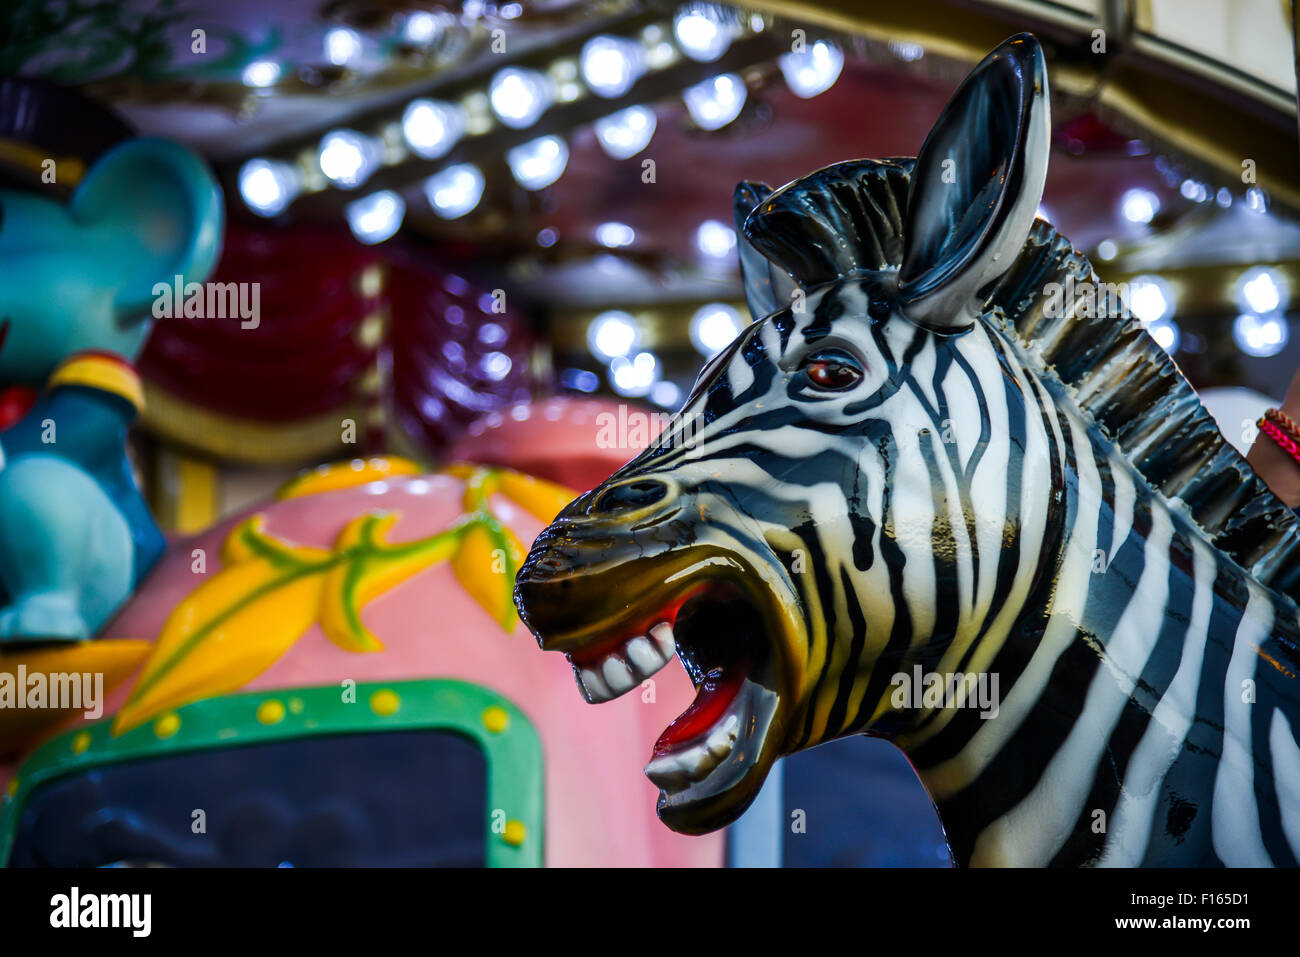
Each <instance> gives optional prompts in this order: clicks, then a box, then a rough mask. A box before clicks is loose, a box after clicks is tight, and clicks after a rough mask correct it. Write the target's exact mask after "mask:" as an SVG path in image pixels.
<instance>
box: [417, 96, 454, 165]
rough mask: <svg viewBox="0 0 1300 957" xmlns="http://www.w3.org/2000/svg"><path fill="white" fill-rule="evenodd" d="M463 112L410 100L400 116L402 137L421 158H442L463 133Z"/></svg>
mask: <svg viewBox="0 0 1300 957" xmlns="http://www.w3.org/2000/svg"><path fill="white" fill-rule="evenodd" d="M466 122H467V120H466V117H465V111H464V110H463V109H462V108H461V107H459V106H455V105H453V104H451V103H441V102H439V101H437V100H412V101H411V103H410V104H409V105H408V106H407V107H406V110H405V111H404V112H403V113H402V136H403V137H405V138H406V143H407V145H408V146H410V147H411V151H412V152H413V153H415V154H416V155H417V156H422V157H423V158H424V159H438V158H439V157H440V156H446V155H447V153H448V152H449V151H450V150H451V148H452V147H453V146H455V145H456V143H457V141H458V140H460V138H461V137H462V136H463V135H464V133H465V124H466Z"/></svg>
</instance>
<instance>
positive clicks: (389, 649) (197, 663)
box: [0, 461, 722, 866]
mask: <svg viewBox="0 0 1300 957" xmlns="http://www.w3.org/2000/svg"><path fill="white" fill-rule="evenodd" d="M362 465H363V467H362V468H360V469H356V470H354V469H351V468H350V467H349V466H345V467H344V471H345V472H347V473H351V474H354V475H357V476H360V477H362V478H363V479H376V477H377V476H378V478H377V479H376V480H373V481H362V482H361V483H360V484H354V485H347V484H346V483H345V482H343V481H342V477H341V476H339V475H334V476H329V475H325V474H323V473H322V472H321V471H319V470H318V471H316V472H313V473H308V476H307V479H305V480H303V481H300V482H299V483H297V486H296V487H297V489H298V492H299V494H294V495H293V496H291V497H288V498H285V499H283V500H281V501H277V502H274V503H268V504H266V505H265V506H263V507H261V508H258V509H256V510H255V511H254V512H252V513H249V514H245V515H241V516H236V517H235V518H232V519H231V520H230V521H227V522H224V523H222V524H221V525H219V526H218V527H215V528H213V529H212V530H210V531H209V532H206V533H204V534H203V535H200V536H198V537H196V538H194V539H191V540H188V541H185V542H180V543H177V544H176V545H175V546H174V547H173V548H172V549H171V550H170V551H169V552H168V554H167V555H166V556H165V557H164V558H163V560H162V561H161V562H159V564H158V566H157V568H156V569H155V571H154V572H153V574H151V576H150V577H149V580H148V582H147V584H146V587H145V588H144V589H143V590H142V591H141V592H140V593H138V594H137V595H136V596H135V597H134V598H133V599H132V601H131V602H130V603H129V604H128V605H127V606H126V608H125V609H124V610H123V611H122V613H121V614H119V615H118V616H117V617H116V618H115V619H114V620H113V622H112V623H111V624H110V625H109V626H108V627H107V628H106V629H105V632H104V634H105V636H106V637H108V638H115V639H116V638H127V637H131V638H141V637H143V638H145V639H147V640H148V641H149V642H150V648H149V653H148V655H147V656H146V657H145V659H144V661H143V664H142V665H141V666H140V667H137V668H133V669H132V670H131V673H130V674H129V675H128V677H127V678H126V679H125V680H124V681H122V682H121V683H120V684H118V685H117V687H116V688H115V689H113V690H112V691H111V692H110V694H109V696H108V700H107V703H106V707H105V713H106V716H108V717H110V718H115V720H114V721H113V722H112V724H113V728H114V730H116V731H118V732H120V733H121V740H122V741H123V742H126V741H127V740H128V739H130V740H132V741H135V740H137V739H138V738H139V737H140V736H141V735H146V736H147V735H152V734H154V733H155V730H156V729H158V728H161V729H162V731H163V732H164V733H166V732H167V731H169V730H170V729H171V725H170V724H169V722H170V721H171V720H172V716H173V715H175V716H179V719H180V720H181V722H182V723H184V721H185V718H184V716H185V714H186V713H188V709H190V708H193V707H197V706H199V705H206V704H209V703H212V702H218V703H219V702H229V701H234V700H236V699H237V698H238V697H239V696H240V695H242V694H244V693H245V692H248V693H256V694H258V695H260V696H261V697H267V696H270V697H274V698H276V699H277V700H280V701H287V700H288V697H289V696H291V692H292V691H293V689H301V688H317V687H322V686H334V687H336V688H339V687H341V685H340V682H344V681H355V682H360V683H363V684H364V683H367V682H369V683H380V684H382V683H385V682H394V681H407V680H416V679H423V678H444V677H450V678H456V679H458V680H461V681H465V682H470V683H472V684H474V685H478V686H481V687H483V688H485V689H488V690H489V691H490V692H491V693H492V694H494V695H499V696H501V697H502V698H503V699H505V700H508V701H509V702H512V703H513V706H515V707H518V708H519V709H520V711H522V712H523V713H524V714H525V715H527V717H528V719H529V720H530V721H531V722H532V724H533V725H534V726H535V727H536V729H537V733H538V736H539V737H540V740H541V746H542V753H543V761H544V766H545V835H544V843H545V862H546V863H547V864H548V865H554V866H571V865H631V864H635V865H659V864H662V865H670V866H716V865H718V864H720V863H721V859H722V839H721V836H715V837H714V838H712V839H711V840H710V841H708V842H704V843H700V842H695V841H691V840H688V839H685V838H682V837H680V836H677V835H673V834H671V833H670V832H667V831H665V830H664V829H662V828H660V827H659V826H658V825H657V824H656V823H655V822H653V821H652V820H647V819H645V818H644V817H643V816H642V815H641V814H640V813H639V809H640V808H641V807H642V806H643V805H644V804H645V802H646V801H648V800H651V799H652V798H653V794H654V788H653V786H651V785H650V784H649V783H648V782H646V781H645V780H644V778H643V777H642V775H641V773H640V769H641V766H642V764H643V763H644V760H645V756H646V753H647V751H648V742H650V741H651V740H652V739H653V733H654V732H653V729H654V728H656V727H658V726H660V725H662V724H663V723H665V722H666V721H668V720H669V719H670V717H671V715H672V714H674V713H676V711H678V710H680V709H681V708H682V707H685V705H686V703H687V702H688V701H689V699H690V688H689V684H688V682H686V681H685V679H684V678H682V676H680V675H671V674H669V675H664V676H663V677H662V678H660V679H657V681H656V683H655V685H654V686H653V688H647V689H644V690H643V691H642V692H640V693H638V694H637V695H636V696H630V697H629V698H628V699H627V700H625V701H624V702H622V703H621V706H620V707H619V708H617V709H616V710H615V711H614V713H612V714H610V715H609V716H608V720H606V721H604V722H602V723H601V724H600V725H599V726H595V727H591V728H589V729H587V731H586V732H585V733H584V734H582V735H579V736H575V735H573V734H572V733H571V729H572V728H573V726H574V725H575V724H576V723H577V722H578V719H579V717H580V714H581V710H582V708H583V707H584V705H583V704H582V702H581V700H580V699H579V698H577V696H575V695H574V694H573V674H572V671H571V670H570V669H569V668H568V667H567V666H566V665H565V664H564V662H563V661H561V660H559V659H558V658H551V657H549V656H546V657H543V656H540V655H533V656H530V657H529V658H528V659H526V660H525V659H522V658H521V656H520V654H519V651H520V648H521V644H520V643H521V642H526V643H528V644H529V645H531V641H530V639H529V637H528V635H527V632H526V631H525V630H524V629H523V628H522V626H520V625H519V624H518V622H517V621H516V620H513V615H512V616H511V619H512V620H510V621H509V622H508V627H503V625H502V621H501V620H500V615H498V614H496V613H494V612H492V611H489V610H488V606H489V605H490V606H491V607H492V608H493V609H497V608H501V609H503V610H504V608H506V607H508V605H509V596H510V577H512V576H511V575H509V574H507V572H508V571H509V566H508V562H506V563H505V564H504V565H501V566H498V565H497V562H498V559H503V558H505V557H506V556H500V555H494V554H493V551H494V550H493V549H492V548H481V547H479V544H478V543H475V542H472V541H470V538H471V537H472V536H473V535H474V534H476V532H475V529H477V528H478V527H479V526H478V525H476V524H474V518H475V516H476V515H477V514H478V512H477V509H478V507H479V506H478V505H475V506H474V507H473V508H471V507H470V505H469V504H467V503H475V502H481V499H482V497H484V496H485V497H486V499H487V501H486V509H487V511H488V513H490V515H491V516H492V517H493V519H494V521H495V522H497V523H499V528H500V530H501V532H502V533H508V535H509V536H511V537H513V538H515V539H517V540H518V541H519V542H529V541H531V540H532V538H533V536H534V535H535V534H536V532H537V531H538V530H539V529H540V528H541V527H542V523H543V521H544V520H545V519H542V518H539V517H537V515H536V514H534V512H533V511H530V509H532V510H534V511H535V512H539V513H540V512H545V511H546V510H547V509H550V510H551V513H553V511H554V510H555V509H556V508H558V507H559V504H560V500H559V499H556V498H555V495H556V493H555V492H554V491H553V487H552V486H549V484H548V483H540V482H537V481H534V480H530V479H528V478H527V477H526V476H522V475H519V474H518V473H514V472H507V471H506V470H501V469H495V470H481V469H480V470H472V469H469V470H457V474H456V475H452V474H439V475H427V474H426V475H410V474H397V473H399V472H401V471H404V469H403V468H401V467H396V468H379V467H378V466H377V465H376V464H375V463H374V462H373V461H371V462H369V463H368V464H367V463H365V462H363V463H362ZM458 476H459V477H458ZM313 487H315V488H317V489H325V490H323V491H315V492H313V491H312V488H313ZM563 497H564V498H567V497H568V494H564V496H563ZM548 502H550V503H552V504H547V503H548ZM549 514H550V513H548V517H549ZM255 515H256V516H261V517H260V518H259V520H258V521H257V522H255V523H254V524H253V525H251V526H250V525H249V524H248V523H249V519H250V518H252V517H254V516H255ZM385 515H386V516H388V518H386V519H381V518H380V516H385ZM367 522H370V523H372V524H371V525H370V526H367V524H366V523H367ZM375 522H379V523H380V524H379V525H375V524H373V523H375ZM467 522H468V524H467ZM367 527H369V528H370V531H367V530H366V529H367ZM241 529H242V531H241ZM250 535H251V537H250ZM457 541H459V542H460V544H461V546H463V547H460V548H456V547H448V548H445V549H444V548H443V547H442V546H443V545H447V546H455V545H456V543H457ZM521 553H522V547H521ZM263 555H264V556H266V559H267V560H268V562H269V564H259V563H260V562H262V559H261V558H259V557H258V556H263ZM198 556H202V561H201V562H200V559H199V557H198ZM196 562H198V563H199V564H196ZM317 565H319V566H321V567H320V568H319V569H318V571H319V574H314V573H311V569H312V568H315V567H316V566H317ZM325 565H329V567H328V568H326V567H324V566H325ZM272 566H274V567H272ZM290 566H292V567H290ZM307 566H311V568H308V567H307ZM276 568H278V569H280V570H281V571H280V572H279V573H277V572H276V571H275V569H276ZM348 568H352V569H357V570H359V574H358V576H353V575H351V574H347V573H345V571H346V569H348ZM295 571H299V572H304V574H303V575H301V576H296V575H294V574H292V573H293V572H295ZM340 573H343V574H340ZM332 576H333V577H332ZM268 586H270V587H268ZM205 622H216V623H217V624H216V626H215V627H208V626H207V625H206V624H205ZM185 636H188V637H189V638H196V639H197V641H196V642H189V643H187V642H185V641H184V640H183V639H184V638H185ZM177 639H182V640H181V641H180V642H179V643H178V641H177ZM164 642H167V643H168V646H167V647H164ZM96 644H99V643H96ZM375 644H378V645H379V646H381V647H375ZM182 646H186V647H187V651H186V652H185V653H184V654H182V655H180V656H179V657H178V656H177V655H176V654H174V653H173V652H174V650H175V649H177V648H180V647H182ZM84 647H86V648H90V647H94V646H93V645H87V646H84ZM169 649H171V650H169ZM60 665H61V667H63V668H65V669H68V670H79V669H77V668H76V662H75V661H72V660H64V661H62V662H61V663H60ZM163 666H166V667H165V668H164V667H163ZM160 668H161V669H162V670H164V671H167V672H170V677H168V679H167V681H166V682H161V683H160V682H158V681H154V682H151V683H149V684H148V687H144V685H145V682H147V681H148V675H150V674H151V673H156V672H158V670H159V669H160ZM151 669H152V671H151ZM232 692H237V693H235V694H232ZM196 698H197V699H198V700H197V701H195V699H196ZM164 699H166V700H164ZM259 700H260V699H259ZM189 702H194V703H193V704H191V703H189ZM124 715H125V718H124V717H123V716H124ZM80 724H81V722H80V721H78V722H77V723H76V724H73V725H72V727H71V729H70V731H71V732H75V731H76V730H77V728H78V726H79V725H80ZM101 730H102V729H101ZM97 733H98V732H97ZM47 734H48V732H47ZM74 736H75V735H74ZM96 740H98V739H96ZM111 740H112V739H111V738H109V737H107V736H105V737H104V741H103V747H105V748H109V749H110V750H111V748H112V744H111ZM16 770H17V767H16V765H15V764H11V765H9V766H7V767H6V768H5V769H4V771H3V773H0V782H2V781H3V780H7V779H9V778H10V776H11V775H12V774H14V772H15V771H16ZM393 786H394V787H397V786H401V778H400V773H398V774H397V776H396V777H394V779H393ZM0 789H2V788H0ZM539 837H541V836H539Z"/></svg>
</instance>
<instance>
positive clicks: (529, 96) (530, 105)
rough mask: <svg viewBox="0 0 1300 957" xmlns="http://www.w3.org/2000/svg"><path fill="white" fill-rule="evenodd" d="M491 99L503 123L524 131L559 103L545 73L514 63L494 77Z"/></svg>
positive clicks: (489, 94)
mask: <svg viewBox="0 0 1300 957" xmlns="http://www.w3.org/2000/svg"><path fill="white" fill-rule="evenodd" d="M488 100H489V101H490V102H491V104H492V112H494V113H495V114H496V115H497V118H498V119H499V120H500V121H501V122H502V123H504V124H505V125H506V126H508V127H510V128H511V129H515V130H522V129H523V128H524V127H526V126H532V125H533V124H534V123H536V122H537V118H538V117H539V116H541V115H542V114H543V113H545V112H546V111H547V109H549V108H550V106H551V104H552V103H553V102H555V89H554V85H553V84H552V82H551V80H550V79H549V78H548V77H547V76H546V75H545V74H544V73H539V72H537V71H536V70H524V69H520V68H519V67H513V66H510V67H506V68H505V69H504V70H499V71H498V72H497V74H496V76H494V77H492V83H491V85H490V86H489V87H488Z"/></svg>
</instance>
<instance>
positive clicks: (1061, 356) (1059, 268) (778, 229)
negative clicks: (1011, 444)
mask: <svg viewBox="0 0 1300 957" xmlns="http://www.w3.org/2000/svg"><path fill="white" fill-rule="evenodd" d="M913 163H914V161H913V160H911V159H888V160H854V161H850V162H846V163H838V164H835V165H834V166H828V167H826V168H825V169H822V170H818V171H817V172H815V173H811V174H809V175H808V176H805V177H803V178H802V179H798V180H795V181H794V182H793V183H790V184H788V185H786V186H784V187H782V188H781V189H779V190H777V191H775V192H773V193H770V194H767V195H766V197H765V198H764V199H762V200H761V201H760V202H759V203H758V204H757V205H756V206H755V207H754V208H753V210H752V212H750V214H749V216H748V217H746V218H745V221H744V226H743V231H744V235H745V237H746V238H747V239H748V240H749V241H750V243H752V244H753V246H754V247H755V248H756V249H757V250H758V251H759V252H761V253H762V254H763V255H764V256H766V257H767V258H768V259H769V260H771V261H772V262H774V263H775V264H776V265H777V266H779V267H780V268H782V269H784V270H785V271H786V272H788V273H789V274H790V275H791V276H792V277H793V278H794V280H795V282H797V283H799V284H800V285H802V286H804V287H805V288H812V287H813V286H816V285H821V284H823V283H826V282H833V281H836V280H841V279H845V278H849V277H852V276H854V275H863V274H866V273H871V272H881V271H891V270H897V269H898V267H899V264H900V263H901V261H902V256H903V230H904V225H903V224H904V222H905V220H906V213H907V203H908V195H909V192H910V187H911V175H912V168H913ZM1069 277H1073V283H1072V284H1071V283H1070V282H1068V281H1067V280H1068V278H1069ZM747 280H748V277H747ZM1053 283H1056V284H1059V286H1060V287H1061V288H1062V289H1063V290H1064V291H1065V295H1064V297H1063V298H1062V299H1061V300H1058V302H1057V304H1058V305H1059V307H1060V308H1054V309H1051V310H1048V309H1047V308H1045V307H1046V305H1047V303H1048V302H1049V298H1050V297H1049V296H1048V294H1047V291H1046V290H1047V288H1048V287H1049V286H1050V285H1051V284H1053ZM1105 288H1107V287H1103V286H1101V285H1100V280H1099V279H1098V277H1097V274H1096V273H1095V272H1094V271H1093V268H1092V264H1091V263H1090V262H1089V261H1088V259H1087V257H1086V256H1084V255H1083V253H1081V252H1079V251H1078V250H1077V249H1075V248H1074V247H1073V246H1072V245H1071V243H1070V241H1069V240H1068V239H1066V238H1065V237H1064V236H1062V235H1061V234H1060V233H1058V232H1057V231H1056V229H1055V228H1054V227H1052V226H1051V225H1050V224H1049V223H1047V222H1045V221H1044V220H1042V219H1039V220H1037V221H1036V222H1035V223H1034V225H1033V228H1032V229H1031V230H1030V234H1029V238H1028V240H1026V242H1025V244H1024V246H1022V247H1021V250H1020V253H1019V255H1018V256H1017V258H1016V259H1015V260H1014V261H1013V262H1012V264H1011V266H1010V267H1009V268H1008V269H1007V271H1006V272H1005V273H1004V274H1003V275H1002V276H1001V278H1000V279H998V280H996V281H995V282H994V283H992V284H991V286H990V287H989V289H987V290H985V292H986V295H987V296H988V308H987V309H986V310H985V312H984V314H983V317H982V318H983V320H984V321H985V322H986V323H987V324H989V325H990V326H993V327H994V328H996V329H997V330H999V331H1001V332H1002V333H1003V334H1004V335H1008V336H1010V337H1013V338H1014V339H1016V340H1017V341H1018V342H1019V344H1020V346H1021V347H1022V349H1023V351H1024V353H1025V355H1026V357H1027V359H1028V361H1029V362H1030V364H1031V365H1033V366H1035V367H1036V368H1037V371H1038V372H1039V373H1040V374H1042V375H1044V377H1046V378H1048V379H1051V378H1055V379H1056V380H1058V381H1059V382H1060V383H1061V385H1062V386H1064V387H1065V390H1066V391H1067V392H1069V393H1070V394H1071V395H1073V397H1074V399H1075V401H1076V403H1077V405H1078V409H1079V411H1080V412H1081V413H1082V414H1083V415H1084V416H1085V417H1086V418H1088V419H1090V420H1091V422H1092V423H1094V424H1095V425H1096V426H1097V428H1098V430H1099V431H1100V432H1101V433H1102V434H1103V435H1104V436H1105V437H1106V438H1107V439H1109V440H1110V441H1111V442H1112V443H1113V444H1114V445H1115V446H1116V447H1118V449H1120V450H1121V451H1122V452H1123V454H1124V455H1125V456H1126V457H1127V458H1128V460H1129V462H1130V463H1131V464H1132V465H1133V466H1134V468H1136V469H1137V471H1138V472H1139V473H1140V474H1141V475H1142V476H1143V477H1144V478H1145V479H1146V481H1147V482H1148V483H1149V484H1150V485H1151V486H1152V487H1153V488H1154V489H1155V490H1156V491H1158V492H1159V493H1160V494H1161V495H1163V496H1164V497H1165V498H1166V499H1167V500H1168V501H1169V502H1170V504H1171V506H1173V507H1174V508H1178V507H1179V505H1180V504H1181V506H1183V507H1184V508H1185V511H1186V513H1187V514H1188V515H1189V516H1190V517H1191V518H1192V519H1193V520H1194V521H1195V522H1196V524H1197V525H1199V526H1200V528H1201V529H1202V530H1203V531H1204V532H1205V534H1206V535H1207V536H1208V537H1209V539H1210V540H1211V542H1212V543H1213V544H1214V545H1215V547H1216V548H1218V549H1219V550H1220V551H1222V552H1223V553H1224V554H1225V555H1227V556H1229V557H1231V558H1232V559H1233V560H1234V561H1235V562H1236V563H1237V564H1238V565H1240V566H1241V567H1242V568H1243V569H1246V570H1247V571H1248V572H1249V573H1250V574H1251V575H1252V576H1253V577H1254V578H1256V579H1257V580H1258V581H1259V582H1261V583H1262V584H1264V585H1267V586H1269V587H1271V588H1272V589H1274V590H1275V591H1277V592H1280V593H1282V594H1285V595H1287V596H1288V597H1290V598H1291V599H1292V600H1293V601H1295V602H1297V603H1298V604H1300V519H1297V517H1296V515H1295V513H1294V512H1292V511H1291V509H1289V508H1287V506H1286V505H1285V504H1283V502H1282V501H1281V500H1280V499H1278V498H1277V496H1275V495H1274V494H1273V493H1272V492H1271V491H1270V490H1269V488H1268V487H1267V486H1266V485H1265V484H1264V482H1263V481H1262V480H1261V479H1260V478H1259V476H1257V475H1256V474H1255V472H1254V470H1253V469H1252V468H1251V467H1250V465H1248V464H1247V463H1246V460H1245V458H1244V457H1243V456H1242V455H1241V454H1240V453H1239V452H1238V451H1237V450H1236V449H1235V448H1233V447H1232V445H1230V444H1229V443H1228V442H1227V441H1226V440H1225V439H1224V438H1223V435H1222V433H1221V432H1220V431H1219V428H1218V426H1217V425H1216V424H1215V421H1214V419H1213V418H1212V417H1211V416H1210V413H1209V412H1208V411H1206V409H1205V407H1204V406H1203V405H1202V404H1201V400H1200V398H1199V397H1198V396H1197V394H1196V391H1195V390H1194V389H1192V387H1191V386H1190V385H1189V384H1188V382H1187V380H1186V379H1185V378H1184V377H1183V374H1182V372H1180V371H1179V369H1178V366H1177V365H1176V364H1175V363H1174V361H1173V359H1171V358H1170V357H1169V355H1168V354H1167V353H1166V352H1165V351H1164V349H1162V348H1160V346H1159V345H1158V344H1157V343H1156V342H1155V340H1154V339H1152V338H1151V336H1150V335H1148V334H1147V332H1146V330H1145V329H1143V328H1142V324H1141V323H1140V322H1139V321H1138V320H1136V319H1132V318H1129V319H1125V318H1124V317H1123V315H1122V304H1121V303H1120V301H1119V300H1118V299H1116V298H1115V297H1113V296H1110V295H1100V294H1097V290H1102V289H1105ZM1088 290H1092V291H1093V292H1094V295H1095V303H1096V305H1095V307H1094V308H1084V305H1083V303H1084V298H1085V296H1086V294H1087V291H1088ZM1071 291H1073V292H1074V296H1073V299H1071V298H1070V297H1069V293H1070V292H1071ZM1049 313H1050V314H1049Z"/></svg>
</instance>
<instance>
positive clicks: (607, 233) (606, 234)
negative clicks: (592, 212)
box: [596, 223, 636, 249]
mask: <svg viewBox="0 0 1300 957" xmlns="http://www.w3.org/2000/svg"><path fill="white" fill-rule="evenodd" d="M596 242H598V243H600V244H601V245H602V246H605V247H606V248H608V249H618V248H620V247H622V246H631V245H632V244H633V243H634V242H636V230H635V229H633V228H632V227H631V226H629V225H628V224H627V223H601V224H600V225H599V226H597V227H596Z"/></svg>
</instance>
